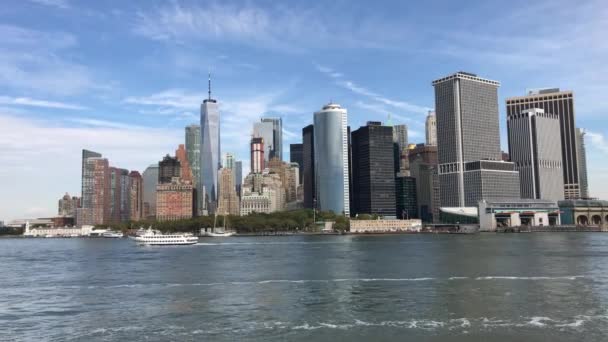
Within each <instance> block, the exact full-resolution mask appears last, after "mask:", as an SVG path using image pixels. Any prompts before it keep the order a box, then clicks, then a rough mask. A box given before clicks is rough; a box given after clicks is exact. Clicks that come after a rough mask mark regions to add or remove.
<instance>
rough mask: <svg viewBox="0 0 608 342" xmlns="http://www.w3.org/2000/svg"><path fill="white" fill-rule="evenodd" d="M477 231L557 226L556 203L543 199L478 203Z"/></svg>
mask: <svg viewBox="0 0 608 342" xmlns="http://www.w3.org/2000/svg"><path fill="white" fill-rule="evenodd" d="M477 212H478V213H479V230H480V231H496V229H497V228H508V227H524V226H531V227H539V226H559V225H560V224H561V222H560V216H559V213H560V211H559V207H558V206H557V203H556V202H554V201H551V200H544V199H511V200H500V201H485V200H484V201H479V207H478V210H477Z"/></svg>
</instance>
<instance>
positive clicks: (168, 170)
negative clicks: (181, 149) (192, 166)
mask: <svg viewBox="0 0 608 342" xmlns="http://www.w3.org/2000/svg"><path fill="white" fill-rule="evenodd" d="M181 168H182V166H181V164H180V162H179V160H178V159H177V158H174V157H171V156H170V155H168V154H167V155H166V156H165V157H164V158H163V160H161V161H160V162H158V184H166V183H171V179H173V177H178V178H179V177H180V176H181Z"/></svg>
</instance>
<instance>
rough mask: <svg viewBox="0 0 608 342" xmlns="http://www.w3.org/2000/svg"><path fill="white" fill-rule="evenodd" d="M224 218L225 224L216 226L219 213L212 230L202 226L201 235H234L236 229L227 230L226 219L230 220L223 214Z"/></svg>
mask: <svg viewBox="0 0 608 342" xmlns="http://www.w3.org/2000/svg"><path fill="white" fill-rule="evenodd" d="M223 218H224V220H223V221H224V225H223V227H221V229H220V227H217V228H216V227H215V225H216V223H217V215H215V218H214V220H213V228H212V229H211V231H207V229H206V228H201V230H200V236H206V237H229V236H233V235H234V234H235V232H234V231H228V230H226V221H227V220H228V219H227V218H226V216H225V215H224V216H223Z"/></svg>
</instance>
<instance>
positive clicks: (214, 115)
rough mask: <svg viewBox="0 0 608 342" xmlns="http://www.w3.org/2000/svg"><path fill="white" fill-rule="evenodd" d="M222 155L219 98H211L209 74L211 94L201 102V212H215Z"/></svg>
mask: <svg viewBox="0 0 608 342" xmlns="http://www.w3.org/2000/svg"><path fill="white" fill-rule="evenodd" d="M220 156H221V147H220V112H219V109H218V103H217V100H215V99H212V98H211V76H209V96H208V98H207V99H205V100H204V101H203V103H202V104H201V161H200V166H201V176H200V177H201V179H200V182H199V184H200V186H199V189H198V191H197V194H198V200H197V203H198V207H199V211H200V214H205V213H208V214H213V213H214V212H215V207H216V205H217V191H218V188H217V177H218V169H219V168H220Z"/></svg>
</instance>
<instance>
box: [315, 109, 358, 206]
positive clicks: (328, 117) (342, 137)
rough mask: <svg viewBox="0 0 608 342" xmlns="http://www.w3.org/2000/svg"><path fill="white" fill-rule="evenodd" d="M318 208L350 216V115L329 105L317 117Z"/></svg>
mask: <svg viewBox="0 0 608 342" xmlns="http://www.w3.org/2000/svg"><path fill="white" fill-rule="evenodd" d="M314 127H315V128H314V151H315V152H314V153H315V155H314V158H315V163H314V166H315V185H316V200H317V205H316V207H317V208H318V209H319V210H322V211H333V212H334V213H336V214H344V215H346V216H348V215H350V208H349V207H350V196H349V190H350V186H349V170H348V159H349V158H348V130H347V112H346V109H343V108H342V107H340V106H339V105H337V104H328V105H326V106H324V107H323V109H322V110H321V111H319V112H316V113H315V114H314Z"/></svg>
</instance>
